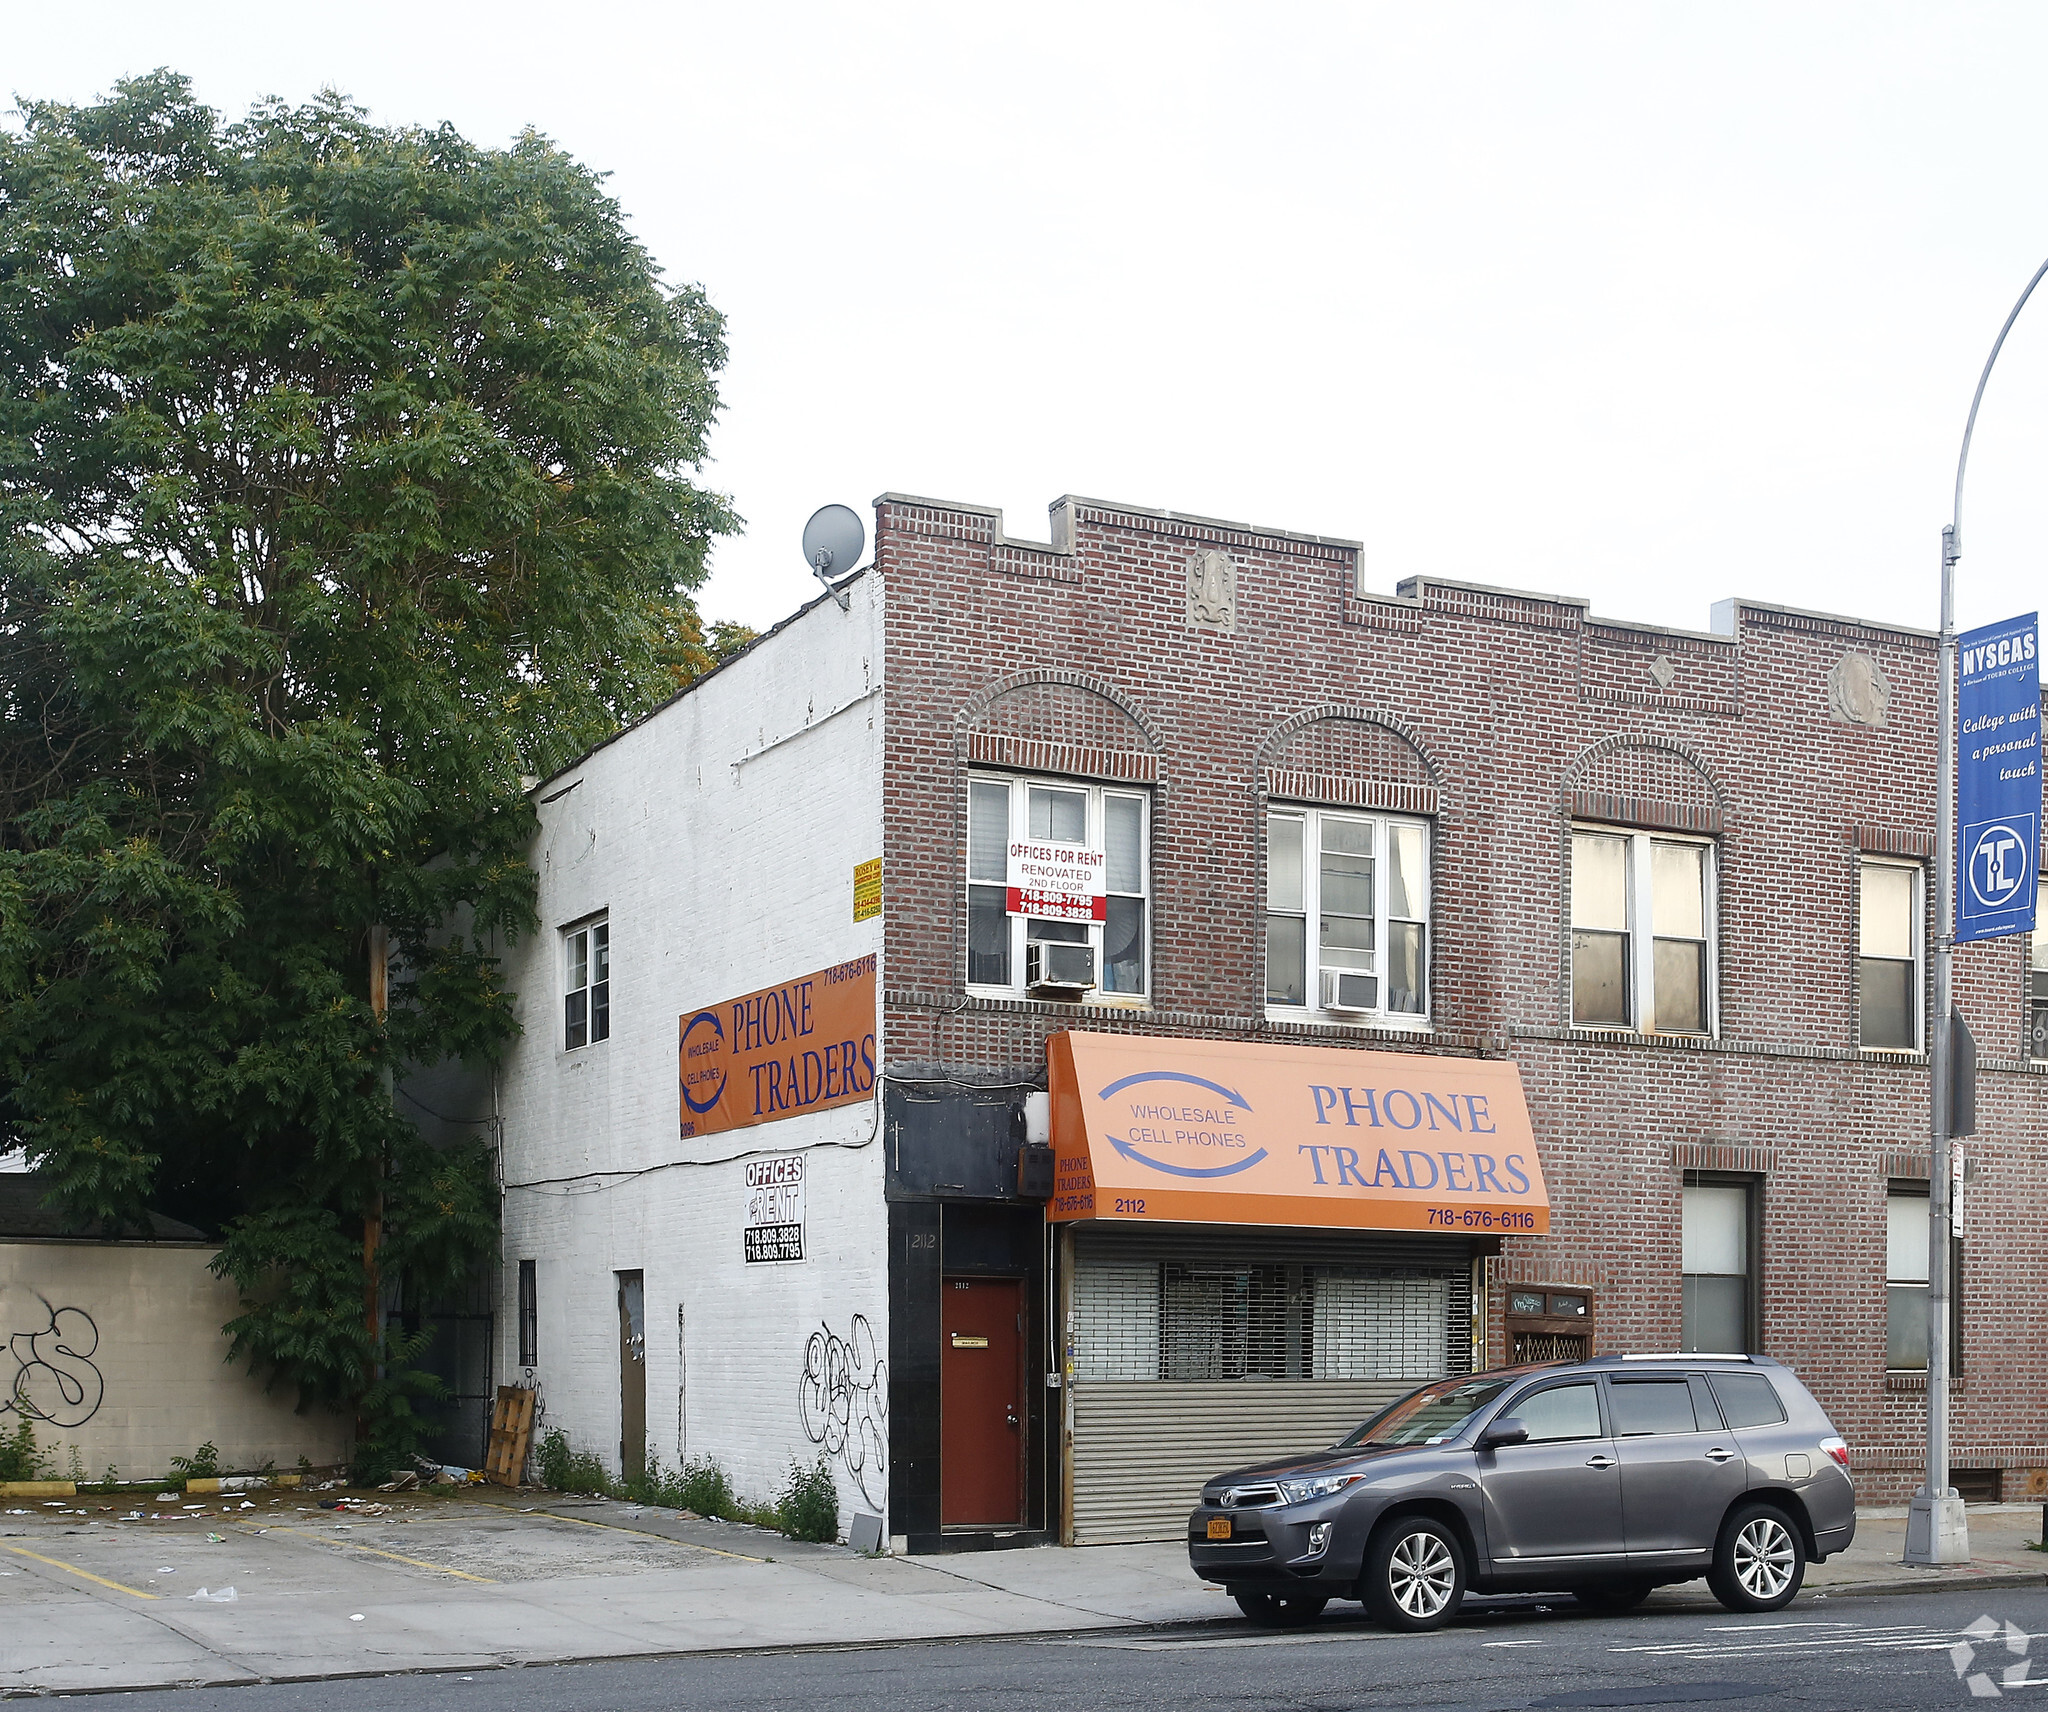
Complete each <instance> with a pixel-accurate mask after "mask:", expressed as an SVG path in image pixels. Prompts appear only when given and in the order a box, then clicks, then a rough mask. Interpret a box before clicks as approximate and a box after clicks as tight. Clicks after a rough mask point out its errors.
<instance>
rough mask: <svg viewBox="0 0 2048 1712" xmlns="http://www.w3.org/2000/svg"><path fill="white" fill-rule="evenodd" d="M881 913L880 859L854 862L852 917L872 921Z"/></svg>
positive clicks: (856, 919)
mask: <svg viewBox="0 0 2048 1712" xmlns="http://www.w3.org/2000/svg"><path fill="white" fill-rule="evenodd" d="M881 913H882V859H881V857H879V856H877V857H875V858H874V859H873V860H872V861H867V862H856V863H855V864H854V867H853V919H854V920H855V921H872V920H874V918H875V917H876V916H878V915H880V914H881Z"/></svg>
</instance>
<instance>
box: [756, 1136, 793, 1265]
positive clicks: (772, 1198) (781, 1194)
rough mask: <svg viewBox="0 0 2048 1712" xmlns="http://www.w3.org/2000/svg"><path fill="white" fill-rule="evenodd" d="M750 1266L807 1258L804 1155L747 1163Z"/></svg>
mask: <svg viewBox="0 0 2048 1712" xmlns="http://www.w3.org/2000/svg"><path fill="white" fill-rule="evenodd" d="M742 1241H743V1242H744V1244H745V1251H746V1257H747V1261H748V1263H749V1264H750V1265H751V1264H755V1263H758V1262H762V1261H778V1260H801V1259H803V1257H804V1156H803V1155H802V1154H801V1153H785V1154H781V1155H779V1156H777V1157H775V1158H773V1159H750V1160H748V1161H747V1223H746V1233H745V1236H744V1237H743V1238H742Z"/></svg>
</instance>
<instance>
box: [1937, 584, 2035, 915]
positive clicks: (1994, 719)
mask: <svg viewBox="0 0 2048 1712" xmlns="http://www.w3.org/2000/svg"><path fill="white" fill-rule="evenodd" d="M1957 645H1958V654H1957V659H1956V667H1957V669H1956V942H1957V943H1958V944H1967V943H1968V942H1970V941H1971V940H1976V939H1998V938H2002V937H2003V936H2004V935H2006V934H2009V933H2031V932H2032V931H2033V930H2034V890H2035V885H2034V882H2035V876H2036V866H2037V863H2038V860H2039V857H2040V851H2041V664H2040V659H2039V651H2040V644H2039V625H2038V623H2037V621H2036V615H2035V614H2034V613H2031V612H2030V613H2027V614H2026V615H2025V616H2024V617H2022V618H2008V619H2007V620H2005V622H2004V623H2002V624H1987V625H1986V626H1985V627H1984V628H1983V629H1981V630H1971V631H1966V632H1965V633H1964V634H1963V635H1962V636H1960V637H1958V638H1957Z"/></svg>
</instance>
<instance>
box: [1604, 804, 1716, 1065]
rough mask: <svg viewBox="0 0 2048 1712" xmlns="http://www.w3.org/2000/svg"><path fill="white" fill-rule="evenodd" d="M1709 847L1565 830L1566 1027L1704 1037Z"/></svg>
mask: <svg viewBox="0 0 2048 1712" xmlns="http://www.w3.org/2000/svg"><path fill="white" fill-rule="evenodd" d="M1713 899H1714V849H1713V846H1712V845H1711V844H1707V843H1704V842H1702V841H1700V840H1698V839H1685V838H1658V837H1653V836H1651V835H1650V834H1648V833H1643V832H1607V831H1593V830H1587V829H1581V830H1578V831H1575V832H1574V833H1573V834H1572V1022H1573V1023H1574V1024H1575V1025H1576V1026H1578V1027H1580V1028H1627V1029H1634V1030H1636V1031H1638V1032H1639V1033H1643V1034H1711V1033H1713V992H1714V972H1713V961H1714V958H1713V946H1714V938H1713V930H1712V919H1713Z"/></svg>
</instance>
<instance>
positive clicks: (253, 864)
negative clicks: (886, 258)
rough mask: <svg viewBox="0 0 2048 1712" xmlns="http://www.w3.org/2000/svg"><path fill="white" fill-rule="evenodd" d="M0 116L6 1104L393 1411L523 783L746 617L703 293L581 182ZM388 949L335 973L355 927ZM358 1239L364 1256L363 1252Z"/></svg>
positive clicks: (485, 1053) (408, 1417) (448, 1261)
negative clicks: (431, 1101)
mask: <svg viewBox="0 0 2048 1712" xmlns="http://www.w3.org/2000/svg"><path fill="white" fill-rule="evenodd" d="M21 111H22V125H21V128H20V129H19V131H18V132H17V131H7V130H0V1127H4V1128H5V1129H7V1130H9V1131H11V1132H12V1133H13V1134H14V1135H15V1136H17V1137H18V1138H19V1140H21V1141H22V1142H25V1143H26V1144H27V1146H28V1149H29V1152H30V1154H31V1156H32V1157H33V1159H34V1160H35V1161H36V1163H37V1165H38V1168H39V1170H40V1171H41V1173H42V1174H43V1176H44V1177H45V1179H46V1180H47V1181H49V1182H50V1183H51V1184H52V1185H53V1191H52V1192H53V1197H54V1199H55V1200H56V1201H57V1202H58V1203H59V1204H61V1205H62V1206H63V1207H64V1208H65V1209H66V1210H67V1211H68V1213H69V1214H70V1215H71V1216H72V1217H73V1218H74V1219H75V1220H76V1221H78V1223H79V1224H80V1225H81V1226H92V1225H95V1224H97V1225H99V1226H100V1227H101V1228H106V1227H108V1226H110V1225H113V1224H115V1223H118V1222H120V1221H125V1220H132V1219H134V1218H136V1217H137V1216H138V1215H139V1213H140V1212H141V1210H142V1209H143V1208H144V1207H145V1206H154V1207H156V1208H158V1209H160V1210H162V1211H166V1212H170V1213H173V1214H174V1215H176V1216H179V1217H183V1218H187V1219H189V1220H191V1221H192V1222H194V1223H197V1224H199V1225H201V1226H202V1227H205V1228H207V1229H208V1230H210V1231H215V1232H219V1233H222V1234H223V1235H224V1237H225V1242H224V1246H223V1248H222V1250H221V1253H220V1255H219V1257H218V1259H217V1261H216V1269H217V1270H218V1271H219V1272H220V1273H221V1274H222V1275H224V1276H226V1277H229V1278H232V1279H233V1280H234V1282H235V1283H236V1284H237V1285H238V1286H239V1288H240V1292H241V1297H242V1304H243V1307H242V1312H241V1314H240V1315H239V1316H238V1317H237V1318H236V1319H235V1320H233V1321H232V1322H231V1323H230V1325H229V1327H228V1330H229V1332H230V1333H231V1334H232V1336H233V1339H234V1346H233V1347H234V1349H235V1351H236V1353H237V1354H238V1355H240V1356H242V1357H245V1358H247V1359H248V1360H249V1361H250V1362H251V1363H252V1364H253V1365H255V1366H256V1367H257V1368H259V1369H261V1370H265V1371H267V1372H269V1373H270V1374H271V1375H272V1376H273V1378H274V1379H281V1380H283V1381H286V1382H288V1383H290V1384H292V1385H294V1386H296V1387H297V1389H298V1391H299V1393H300V1396H301V1400H302V1401H305V1402H323V1403H332V1404H341V1405H344V1406H349V1407H353V1408H355V1409H356V1410H357V1412H358V1414H359V1416H361V1417H362V1419H363V1421H364V1424H365V1428H366V1434H365V1443H364V1445H363V1446H362V1447H361V1450H360V1455H361V1457H362V1458H363V1459H364V1461H365V1463H366V1464H367V1463H388V1462H389V1461H390V1459H392V1458H394V1457H397V1456H398V1455H400V1453H401V1451H402V1449H403V1447H404V1446H405V1445H407V1444H409V1443H412V1442H415V1440H416V1436H417V1430H416V1429H417V1412H416V1410H414V1409H413V1407H412V1405H413V1403H414V1402H415V1401H417V1400H419V1399H421V1398H422V1397H424V1396H425V1394H426V1393H425V1392H424V1391H423V1390H422V1389H421V1388H420V1386H419V1384H418V1382H417V1379H416V1378H415V1377H413V1376H411V1375H410V1369H409V1366H408V1364H407V1363H406V1362H403V1361H401V1362H398V1363H397V1364H396V1365H395V1366H394V1365H393V1364H392V1362H391V1360H390V1352H388V1351H384V1350H380V1348H379V1347H378V1345H379V1340H378V1337H377V1334H376V1333H375V1331H374V1330H373V1329H372V1325H371V1319H372V1316H370V1315H369V1314H368V1313H366V1311H365V1303H366V1301H368V1300H373V1299H375V1292H374V1288H373V1280H372V1278H371V1277H370V1276H369V1270H370V1268H369V1263H368V1262H366V1248H369V1249H371V1250H373V1251H374V1253H375V1266H376V1270H377V1272H378V1273H379V1274H381V1275H382V1276H383V1277H387V1278H388V1277H392V1276H394V1275H397V1274H400V1273H402V1274H403V1275H404V1278H405V1289H406V1292H407V1296H406V1299H407V1301H408V1302H409V1303H410V1302H414V1301H417V1300H419V1299H421V1298H423V1297H424V1296H427V1295H430V1294H432V1293H433V1292H434V1291H436V1290H437V1289H439V1288H440V1287H442V1286H443V1285H445V1284H446V1283H448V1282H449V1281H451V1280H453V1279H456V1278H458V1277H461V1276H463V1275H464V1274H465V1273H466V1272H468V1271H469V1270H471V1269H473V1268H474V1267H475V1266H476V1265H477V1264H479V1263H480V1262H483V1261H486V1260H488V1259H489V1258H490V1257H491V1255H492V1254H493V1252H494V1249H495V1243H496V1216H497V1215H496V1195H495V1188H494V1183H493V1176H492V1171H491V1161H490V1158H489V1154H488V1151H487V1149H486V1148H485V1147H484V1146H483V1145H482V1144H481V1143H479V1144H476V1145H472V1146H464V1147H454V1148H448V1149H444V1150H436V1149H435V1148H433V1147H430V1146H429V1145H428V1144H427V1143H426V1142H425V1141H424V1140H423V1139H422V1138H421V1136H420V1135H419V1134H418V1132H417V1131H416V1130H415V1129H414V1127H413V1126H412V1124H411V1123H410V1121H409V1120H407V1119H406V1118H404V1117H403V1116H401V1115H398V1114H397V1113H396V1112H394V1110H393V1106H392V1102H391V1100H390V1098H389V1097H388V1094H387V1092H386V1090H387V1088H388V1086H389V1082H390V1079H391V1078H392V1077H394V1076H402V1075H403V1074H404V1071H405V1068H406V1066H407V1065H415V1064H426V1065H432V1064H438V1063H442V1062H444V1061H447V1060H451V1059H460V1060H464V1061H466V1062H470V1063H473V1064H474V1063H481V1062H484V1061H487V1060H489V1059H490V1058H491V1057H493V1055H495V1054H496V1053H497V1052H498V1051H500V1050H501V1049H502V1047H503V1045H504V1043H505V1042H506V1041H507V1040H508V1039H509V1038H510V1037H511V1036H512V1034H513V1033H514V1032H515V1029H516V1023H515V1021H514V1017H513V1011H512V1006H511V1002H510V998H509V995H508V994H507V993H506V992H505V990H504V987H503V984H502V981H501V977H500V972H499V965H498V962H497V958H496V951H497V948H498V947H499V946H500V945H501V944H502V943H503V942H504V941H505V940H506V939H507V938H508V937H511V936H515V935H518V934H520V933H524V932H527V931H529V930H531V928H532V927H533V925H534V920H533V899H534V880H533V875H532V873H531V871H530V870H529V868H528V867H527V865H526V861H525V849H526V844H527V840H528V837H529V835H530V831H531V827H532V814H531V810H530V808H529V806H528V804H527V801H526V797H525V794H524V790H523V788H522V786H521V775H522V774H546V773H548V772H549V771H551V770H552V769H553V768H555V767H556V766H558V765H560V764H561V763H563V762H564V761H565V760H567V759H569V758H571V757H573V756H574V755H575V754H577V753H578V752H580V751H581V750H583V749H584V748H586V747H587V746H588V745H589V744H591V743H592V742H594V741H596V740H598V739H601V738H602V737H604V736H606V735H608V734H609V733H610V732H612V731H613V730H615V729H616V728H617V726H618V725H619V724H620V722H621V721H623V720H626V719H629V718H631V717H634V716H636V715H638V714H640V713H642V712H644V711H646V710H647V709H649V708H650V707H652V706H654V705H656V704H657V703H658V702H659V701H661V700H662V699H664V698H665V697H666V696H668V695H670V694H672V693H673V692H674V691H675V690H676V689H677V688H678V687H680V686H681V685H682V684H685V683H687V682H688V681H689V680H690V679H691V678H692V677H694V676H696V675H697V674H699V673H701V672H703V671H705V670H706V669H708V668H709V667H710V666H711V665H713V664H714V663H715V662H716V661H717V660H718V659H719V658H722V657H725V656H727V655H729V654H730V653H731V652H732V651H734V650H735V649H737V648H738V647H741V646H744V634H743V633H742V632H741V631H740V630H739V629H737V628H736V627H731V626H714V627H713V629H712V633H711V636H710V638H709V640H708V641H707V639H706V637H705V635H704V631H703V628H702V626H701V625H700V623H699V621H698V618H697V615H696V611H695V608H694V606H693V605H692V603H691V599H690V590H691V589H693V588H694V587H696V586H697V584H698V583H699V582H700V581H701V580H702V577H703V573H704V563H705V553H706V550H707V548H708V546H709V544H710V542H711V541H712V540H713V539H714V538H716V537H717V536H718V535H720V534H722V533H726V532H729V531H731V530H732V529H734V528H735V527H736V526H737V522H736V519H735V518H734V517H733V515H732V513H731V511H730V509H729V508H728V506H727V505H726V503H725V501H724V500H723V499H721V498H720V497H718V496H717V495H714V494H711V493H708V492H706V491H704V490H702V489H701V488H699V487H698V486H696V485H695V484H694V483H693V481H692V479H691V472H692V470H693V469H694V468H695V466H696V465H697V464H698V463H699V462H700V461H701V459H702V457H703V455H704V446H705V435H706V432H707V431H708V429H709V426H710V423H711V421H712V419H713V417H714V415H715V413H716V410H717V394H716V390H715V387H714V377H715V375H716V373H717V371H718V370H719V368H720V367H721V366H722V364H723V362H724V358H725V346H724V330H723V323H722V321H721V319H720V317H719V316H718V314H717V313H716V311H714V310H713V309H712V308H711V306H710V305H709V304H708V302H707V301H706V300H705V298H704V296H703V294H702V293H701V292H700V291H698V290H697V289H696V288H694V287H683V288H671V287H669V286H666V285H665V284H664V283H663V282H662V280H661V278H660V275H659V273H658V270H657V269H656V268H655V267H654V265H653V263H652V262H651V261H650V259H649V258H648V256H647V255H646V253H645V252H644V251H643V250H642V249H641V248H640V247H639V245H638V244H637V243H636V242H635V241H634V240H633V239H632V237H631V235H630V234H629V233H628V232H627V231H626V229H625V227H624V225H623V222H622V220H621V217H620V213H619V210H618V208H617V206H616V205H615V204H614V203H613V202H612V201H611V200H610V199H609V198H608V197H607V196H605V195H604V194H603V191H602V187H601V182H600V179H599V177H598V175H596V174H595V173H593V172H591V171H590V170H589V169H587V168H585V167H583V166H582V165H580V164H578V163H577V162H576V161H575V160H573V159H571V158H570V157H569V156H568V155H566V154H564V153H563V152H562V151H561V150H559V149H557V148H556V147H554V146H553V145H552V144H550V143H549V142H547V141H546V140H545V139H544V138H542V137H539V136H537V135H534V134H532V133H527V134H525V135H523V136H521V137H520V138H519V139H518V140H517V141H516V142H514V143H513V144H512V145H511V147H509V148H507V149H502V150H491V149H484V148H479V147H477V146H476V145H474V144H472V143H469V142H468V141H466V140H464V139H463V138H462V137H460V136H458V135H457V134H455V133H454V132H453V131H451V130H449V129H447V128H445V127H444V128H441V129H439V130H431V131H427V130H411V129H390V128H383V127H379V126H376V125H373V124H371V123H370V122H369V120H368V119H367V118H366V116H365V115H364V113H363V112H362V111H361V110H360V109H358V108H356V107H354V106H351V105H350V104H349V103H348V102H346V101H345V100H343V99H342V98H340V97H339V96H335V95H332V94H328V95H323V96H322V97H321V98H320V99H318V100H316V101H314V102H312V103H311V104H309V105H306V106H301V107H290V106H287V105H284V104H283V103H280V102H275V101H273V102H266V103H263V104H260V105H258V106H257V107H256V108H255V109H254V110H253V111H252V112H251V113H250V114H249V116H248V117H247V118H246V119H244V120H242V121H240V122H238V123H234V124H224V123H223V122H222V121H221V119H220V118H219V116H218V115H216V114H215V113H213V112H212V111H210V110H209V109H207V108H205V107H203V106H201V105H200V104H198V103H197V102H195V101H194V100H193V98H192V96H191V93H190V89H189V85H188V83H187V81H186V80H185V79H184V78H182V77H179V76H176V75H173V74H171V73H169V72H164V71H159V72H155V73H152V74H151V75H149V76H146V77H141V78H137V79H134V80H131V81H129V82H126V83H123V84H121V85H119V86H118V87H117V90H116V93H115V94H114V95H113V96H112V97H110V98H108V99H106V100H104V101H102V102H100V103H99V104H97V105H92V106H83V107H69V106H60V105H56V104H53V103H48V102H34V101H29V102H24V103H23V104H22V109H21ZM376 924H384V925H386V926H388V928H389V930H390V933H391V935H392V941H393V944H394V947H395V952H394V964H393V976H392V995H391V1007H390V1012H389V1015H388V1017H386V1018H382V1019H380V1018H379V1017H377V1016H376V1015H375V1014H374V1013H373V1012H372V1009H371V1006H370V1002H369V992H368V958H369V949H368V948H369V930H370V929H371V927H372V926H373V925H376ZM371 1233H379V1234H378V1235H377V1237H376V1240H375V1241H374V1242H366V1236H369V1235H370V1234H371Z"/></svg>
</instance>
